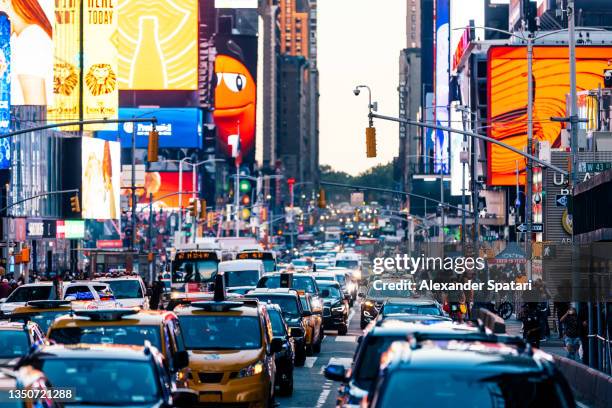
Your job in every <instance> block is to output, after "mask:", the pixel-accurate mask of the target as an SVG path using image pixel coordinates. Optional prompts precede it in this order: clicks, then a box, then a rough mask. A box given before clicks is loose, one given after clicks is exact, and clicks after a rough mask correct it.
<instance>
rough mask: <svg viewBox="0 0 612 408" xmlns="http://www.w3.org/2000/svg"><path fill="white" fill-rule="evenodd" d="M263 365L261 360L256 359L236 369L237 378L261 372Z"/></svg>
mask: <svg viewBox="0 0 612 408" xmlns="http://www.w3.org/2000/svg"><path fill="white" fill-rule="evenodd" d="M263 368H264V365H263V363H262V362H261V361H257V362H255V363H253V364H251V365H248V366H246V367H244V368H243V369H242V370H240V371H238V376H237V378H245V377H252V376H254V375H257V374H261V373H262V372H263Z"/></svg>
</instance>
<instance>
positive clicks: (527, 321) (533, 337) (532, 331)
mask: <svg viewBox="0 0 612 408" xmlns="http://www.w3.org/2000/svg"><path fill="white" fill-rule="evenodd" d="M520 320H521V321H522V322H523V338H524V339H525V341H526V342H527V343H529V344H531V346H532V347H536V348H539V347H540V338H541V333H540V330H541V328H540V321H539V315H538V304H537V303H535V302H525V303H523V308H522V310H521V313H520Z"/></svg>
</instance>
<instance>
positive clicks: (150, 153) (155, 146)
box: [147, 130, 159, 162]
mask: <svg viewBox="0 0 612 408" xmlns="http://www.w3.org/2000/svg"><path fill="white" fill-rule="evenodd" d="M158 151H159V132H157V130H151V131H150V132H149V146H148V148H147V157H148V159H149V162H156V161H158V157H157V156H158Z"/></svg>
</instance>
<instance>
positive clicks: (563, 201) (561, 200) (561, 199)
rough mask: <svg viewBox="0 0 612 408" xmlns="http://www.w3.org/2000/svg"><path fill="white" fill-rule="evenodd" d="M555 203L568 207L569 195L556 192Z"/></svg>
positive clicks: (558, 205)
mask: <svg viewBox="0 0 612 408" xmlns="http://www.w3.org/2000/svg"><path fill="white" fill-rule="evenodd" d="M555 204H556V205H557V207H567V196H566V195H564V194H556V195H555Z"/></svg>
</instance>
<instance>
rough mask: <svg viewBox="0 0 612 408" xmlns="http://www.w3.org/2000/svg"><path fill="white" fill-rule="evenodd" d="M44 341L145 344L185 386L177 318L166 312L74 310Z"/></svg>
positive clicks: (184, 358)
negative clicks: (146, 343) (164, 361)
mask: <svg viewBox="0 0 612 408" xmlns="http://www.w3.org/2000/svg"><path fill="white" fill-rule="evenodd" d="M47 337H48V338H49V340H50V341H53V342H55V343H58V344H127V345H135V346H142V345H144V344H145V342H149V343H150V344H152V345H153V346H154V347H155V348H156V349H157V350H159V351H160V352H161V353H162V355H163V356H164V359H165V360H166V362H167V366H168V374H169V375H171V376H174V377H175V381H176V382H177V384H178V385H179V386H185V385H186V384H187V373H188V370H187V366H188V354H187V351H186V350H185V345H184V342H183V336H182V333H181V327H180V324H179V321H178V318H177V316H176V315H175V314H174V313H173V312H169V311H157V310H139V309H138V308H132V309H126V308H115V309H100V310H76V311H74V312H72V313H71V314H69V315H64V316H60V317H58V318H57V319H56V320H55V321H54V322H53V323H51V325H50V327H49V331H48V334H47Z"/></svg>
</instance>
